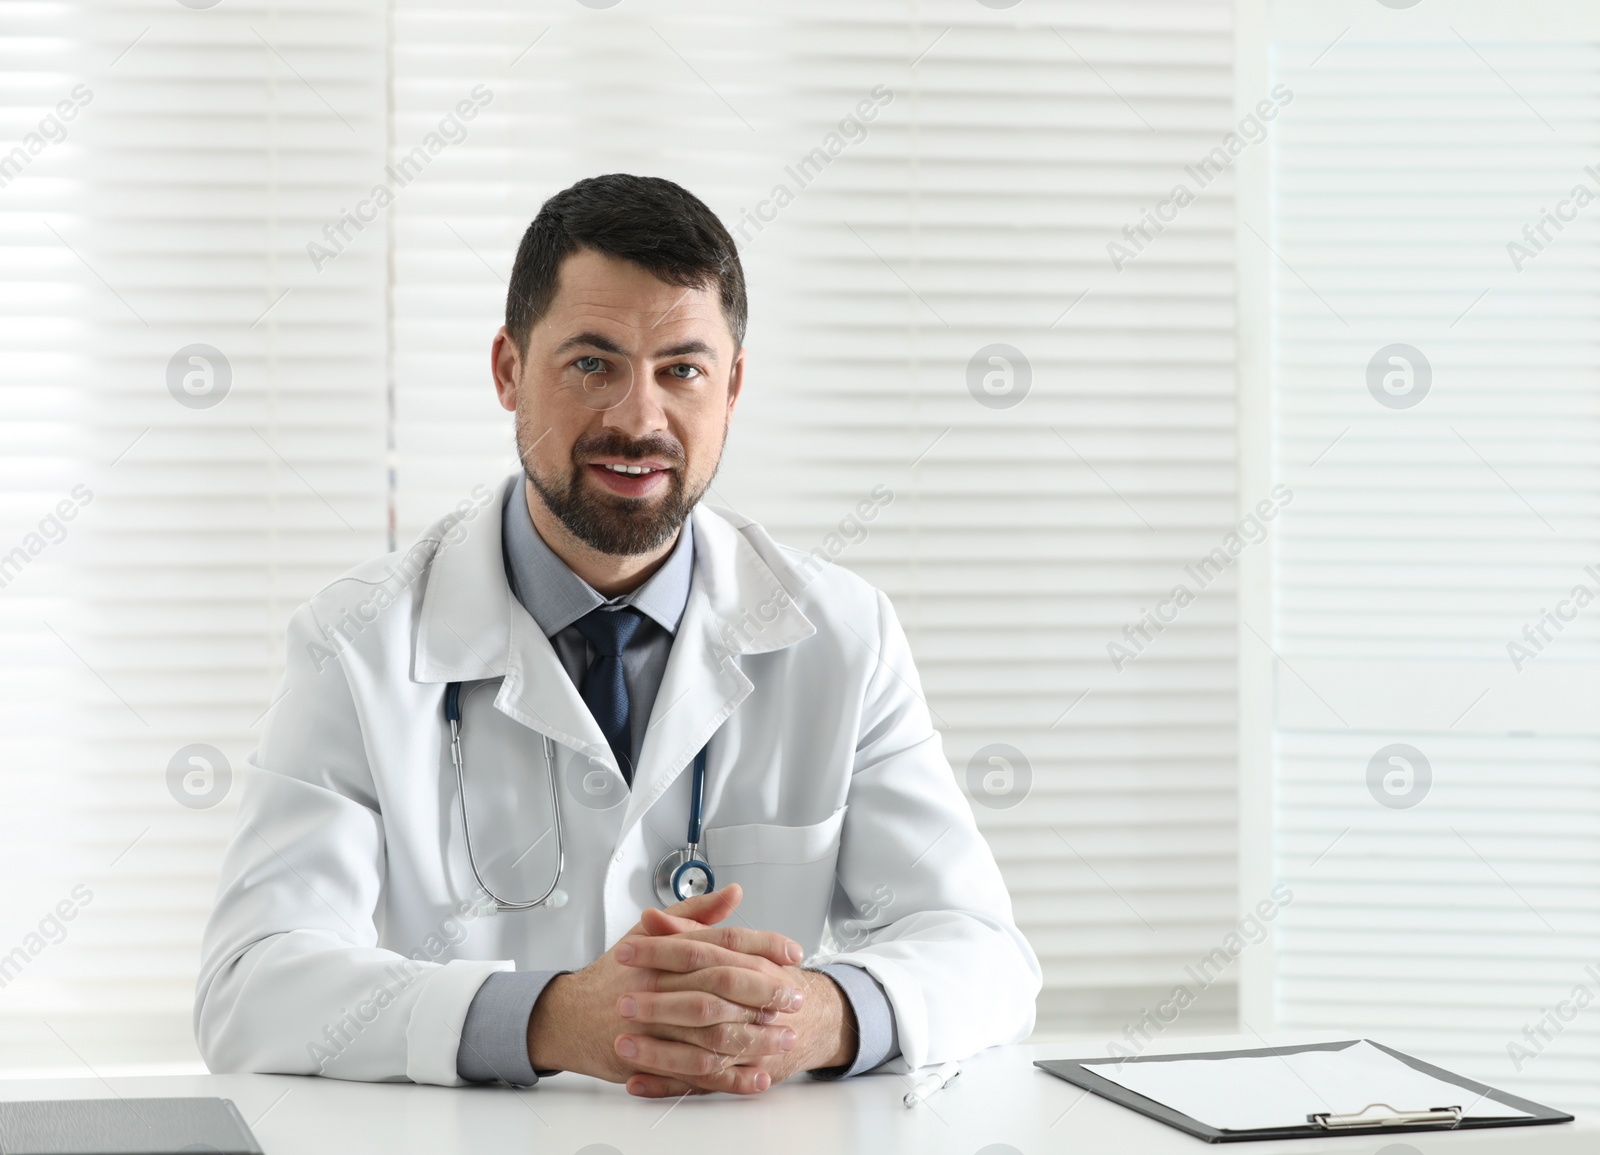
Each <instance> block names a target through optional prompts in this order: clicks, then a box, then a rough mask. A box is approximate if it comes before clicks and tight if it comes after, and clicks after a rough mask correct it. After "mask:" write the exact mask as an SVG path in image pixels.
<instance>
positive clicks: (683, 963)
mask: <svg viewBox="0 0 1600 1155" xmlns="http://www.w3.org/2000/svg"><path fill="white" fill-rule="evenodd" d="M616 958H617V961H618V962H620V963H625V964H627V965H628V966H636V967H650V968H652V969H654V970H676V971H684V970H698V969H700V968H701V967H703V966H736V965H740V964H739V963H738V962H737V961H736V960H738V959H743V960H745V961H744V963H743V965H747V966H748V965H753V964H754V963H755V962H757V961H758V960H765V961H766V962H769V963H771V964H772V965H773V966H779V967H783V966H794V965H796V964H797V963H799V962H800V961H801V960H803V959H804V958H805V950H804V948H802V947H801V945H800V944H799V943H797V942H795V941H794V940H793V939H792V938H789V937H787V936H785V935H781V934H778V933H777V932H776V931H770V930H751V929H749V928H748V927H742V926H713V927H703V928H701V929H700V930H688V931H683V932H681V933H679V934H671V935H662V936H650V937H634V938H625V939H623V940H622V941H621V942H619V943H618V944H617V953H616ZM657 960H659V961H657Z"/></svg>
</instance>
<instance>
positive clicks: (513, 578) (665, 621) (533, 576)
mask: <svg viewBox="0 0 1600 1155" xmlns="http://www.w3.org/2000/svg"><path fill="white" fill-rule="evenodd" d="M500 536H501V541H502V542H503V544H504V549H505V558H506V578H507V580H508V581H509V582H510V583H511V592H512V593H513V594H515V595H516V598H517V601H519V602H521V603H522V607H523V608H524V609H525V610H527V611H528V613H529V614H530V615H531V616H532V617H533V620H534V621H535V622H537V623H538V624H539V628H540V629H541V630H543V631H544V634H545V637H547V638H548V637H554V636H555V635H556V634H559V633H560V632H561V631H562V630H564V629H566V628H567V627H568V626H570V625H571V624H572V623H573V622H575V621H577V620H578V619H579V618H581V617H583V615H584V614H587V613H589V612H590V611H591V610H595V609H599V608H600V607H601V606H632V607H633V608H634V609H636V610H638V611H639V612H640V613H642V614H643V615H644V616H645V617H647V618H649V619H650V620H651V621H653V622H655V623H656V624H657V625H659V626H660V627H661V628H662V629H664V630H666V631H667V633H669V634H676V633H677V632H678V622H679V621H681V620H682V618H683V610H684V607H685V606H686V605H687V604H688V602H689V583H690V580H691V579H692V578H693V577H694V521H693V519H692V518H685V519H684V522H683V529H682V531H681V532H680V533H679V534H678V542H677V544H676V545H674V546H673V547H672V552H671V553H670V554H668V555H667V560H666V561H665V562H663V563H662V565H661V568H660V569H658V570H656V572H655V573H653V574H651V575H650V579H649V580H648V581H646V582H645V583H644V584H643V585H641V586H640V587H639V588H638V589H636V590H633V591H632V592H631V593H626V594H621V595H619V596H617V597H614V598H607V597H603V596H602V595H601V594H600V592H599V591H598V590H596V589H595V588H594V587H593V586H591V585H590V584H589V583H588V582H586V581H584V580H583V579H582V578H581V577H579V576H578V575H577V574H575V573H573V572H572V570H571V569H570V568H568V566H567V563H566V562H564V561H562V560H561V559H560V558H559V557H557V556H556V553H555V551H554V550H552V549H551V548H550V547H549V546H548V545H546V544H545V540H544V538H542V537H540V536H539V531H538V530H536V529H535V528H534V527H533V518H532V517H531V516H529V514H528V490H527V484H526V479H525V477H524V478H519V479H518V480H517V481H516V482H515V483H513V484H512V486H511V487H510V492H509V493H507V494H506V504H505V508H504V510H503V512H502V515H501V526H500Z"/></svg>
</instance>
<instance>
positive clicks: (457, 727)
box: [444, 682, 567, 910]
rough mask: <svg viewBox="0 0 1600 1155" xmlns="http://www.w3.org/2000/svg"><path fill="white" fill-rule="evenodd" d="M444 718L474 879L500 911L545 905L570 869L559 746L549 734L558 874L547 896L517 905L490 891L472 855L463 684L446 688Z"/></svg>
mask: <svg viewBox="0 0 1600 1155" xmlns="http://www.w3.org/2000/svg"><path fill="white" fill-rule="evenodd" d="M444 716H445V719H446V720H447V721H448V722H449V723H450V761H452V762H454V763H455V767H456V790H457V791H459V792H460V794H461V833H462V836H463V837H464V838H465V840H466V844H467V865H468V866H470V867H471V868H472V877H473V878H475V879H477V880H478V885H479V886H481V887H482V888H483V893H485V894H487V895H488V896H489V898H490V900H491V901H492V902H493V903H494V904H495V907H496V909H498V910H532V909H533V908H534V907H536V906H543V905H544V904H545V903H546V902H547V901H548V900H549V898H550V896H551V895H552V894H554V893H555V892H556V888H557V887H559V886H560V885H561V875H562V873H563V872H564V871H565V870H566V868H567V855H566V848H565V846H564V844H563V842H562V834H561V792H560V791H559V790H557V789H556V753H555V743H554V742H552V741H550V738H549V736H548V735H540V737H542V738H544V766H545V770H546V771H548V773H549V777H550V811H551V813H552V814H554V815H555V824H556V873H555V877H554V878H552V879H551V880H550V886H549V888H548V889H547V890H545V892H544V893H543V894H541V895H540V896H539V897H538V898H536V899H534V900H533V901H532V902H513V901H511V900H510V899H509V898H501V897H500V896H499V895H498V894H496V893H495V892H494V891H493V890H491V889H490V888H489V884H488V883H487V882H486V881H484V877H483V875H482V874H481V873H479V871H478V858H477V855H475V854H474V853H473V852H472V822H471V820H470V819H469V818H468V817H467V779H466V771H465V769H464V767H463V765H462V761H463V760H462V757H461V683H460V682H451V683H450V684H449V685H448V686H447V687H445V692H444Z"/></svg>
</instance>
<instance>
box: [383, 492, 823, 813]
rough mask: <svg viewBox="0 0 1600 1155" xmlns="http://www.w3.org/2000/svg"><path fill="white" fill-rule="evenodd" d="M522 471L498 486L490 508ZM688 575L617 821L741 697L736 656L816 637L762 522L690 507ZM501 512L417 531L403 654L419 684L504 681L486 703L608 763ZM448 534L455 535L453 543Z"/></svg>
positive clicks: (652, 792)
mask: <svg viewBox="0 0 1600 1155" xmlns="http://www.w3.org/2000/svg"><path fill="white" fill-rule="evenodd" d="M521 479H522V474H521V473H520V472H518V473H515V474H513V475H511V476H510V477H508V478H506V479H505V480H504V481H502V482H501V483H500V487H499V489H498V490H497V492H496V498H497V499H498V500H496V501H495V502H493V503H492V504H491V505H490V506H489V508H490V509H491V510H493V511H496V512H498V511H499V510H500V509H501V508H502V506H503V503H504V502H505V499H506V497H507V494H508V492H509V487H510V486H512V485H514V484H518V483H520V482H521ZM691 516H692V517H693V518H694V528H693V532H694V542H695V549H694V577H693V580H692V582H691V584H690V590H689V601H688V604H687V606H686V607H685V609H684V615H683V619H682V620H681V621H680V622H679V624H678V632H677V637H676V639H675V640H674V642H673V645H672V652H671V655H670V656H669V658H668V660H667V669H666V672H665V674H664V675H663V677H662V682H661V688H660V690H658V691H657V694H656V702H655V708H654V712H653V713H652V716H651V719H650V726H649V728H648V730H647V732H646V734H645V739H644V744H643V748H642V749H641V750H640V754H639V766H638V768H637V770H636V772H635V775H634V782H633V789H632V791H631V797H630V802H629V807H628V811H627V817H626V818H625V820H624V828H625V829H626V828H627V827H630V826H632V824H633V823H634V822H635V821H637V819H638V816H639V815H640V814H642V813H643V812H644V811H645V810H647V809H649V807H650V806H651V805H652V804H653V803H654V802H655V800H656V799H657V798H659V797H660V796H661V793H662V792H663V791H665V790H666V788H667V786H669V785H670V784H671V783H672V781H673V780H674V779H675V778H676V777H677V775H678V774H679V773H681V772H682V770H683V768H684V767H685V766H686V765H687V764H688V763H689V762H690V761H691V760H692V759H693V758H694V755H695V753H696V752H698V751H699V749H700V747H701V746H703V745H705V744H706V742H707V741H709V740H710V738H711V736H712V734H713V733H715V731H716V729H717V727H718V726H720V725H721V724H722V722H723V721H724V720H726V718H727V717H728V715H730V714H731V713H732V712H733V711H734V709H735V708H736V707H737V706H738V704H739V702H741V701H743V700H744V698H745V696H746V695H748V694H749V692H750V690H751V682H750V680H749V679H748V678H746V677H745V675H744V674H743V673H742V672H741V671H740V669H739V665H738V658H739V657H740V656H742V655H744V654H759V653H767V652H770V651H772V650H777V649H781V648H783V647H785V646H789V645H793V644H794V643H796V642H798V641H801V640H802V639H804V638H807V637H810V636H811V635H812V634H814V633H816V627H815V626H814V625H812V623H811V621H810V620H809V619H808V618H807V617H806V616H805V614H804V613H802V612H801V610H800V608H799V606H797V605H796V604H795V600H794V597H795V594H796V593H798V591H799V590H800V589H801V588H802V586H803V585H804V582H803V580H802V579H801V578H800V577H799V575H798V574H797V573H796V571H795V570H794V569H793V567H791V566H790V565H789V563H788V562H787V561H786V560H785V559H784V558H783V556H782V553H781V552H780V550H779V549H778V547H777V546H776V545H775V544H774V543H773V542H772V540H771V539H770V538H769V537H768V536H767V535H766V533H765V532H764V531H763V530H762V529H761V527H760V526H758V525H756V524H755V523H753V522H750V521H748V520H747V519H745V518H743V517H741V516H739V515H738V514H735V513H732V512H731V511H727V510H720V509H712V508H709V507H706V506H704V505H701V506H697V507H696V508H695V510H694V512H693V514H692V515H691ZM500 535H501V523H500V518H499V517H497V516H494V515H493V514H491V515H490V516H482V515H481V514H480V515H478V516H476V517H474V518H473V519H472V520H470V521H466V520H461V518H460V516H459V515H451V516H450V517H447V518H445V519H443V520H441V521H440V522H437V523H435V525H433V526H432V527H430V528H429V530H428V531H427V532H426V533H424V534H423V538H422V541H423V542H430V541H431V542H437V543H438V545H437V547H436V550H435V553H434V556H433V559H432V562H431V565H430V567H429V571H428V577H427V586H426V588H425V590H424V592H423V597H422V608H421V610H420V612H419V615H418V623H417V631H416V637H415V644H414V649H413V657H412V678H413V680H415V681H417V682H457V681H459V682H468V681H478V680H482V679H488V678H504V679H505V681H504V683H503V684H502V686H501V690H500V693H499V695H498V696H497V698H496V700H495V705H496V706H497V707H498V708H499V709H500V710H501V711H502V712H504V713H506V714H507V715H509V716H510V717H512V718H515V719H516V720H517V721H519V722H521V723H522V724H523V725H525V726H528V727H529V728H531V729H533V730H536V731H538V732H539V733H541V734H547V735H549V737H550V738H551V739H553V740H554V741H556V742H559V743H562V744H563V745H566V746H569V747H571V748H573V749H575V750H577V751H579V752H580V753H582V754H584V755H587V756H588V757H589V758H591V759H593V760H594V761H597V762H600V763H604V764H605V765H607V766H609V767H611V768H612V769H616V766H615V759H614V757H613V756H612V753H611V749H610V746H609V745H608V744H607V743H606V740H605V736H604V735H603V734H602V733H601V730H600V727H599V725H598V723H596V722H595V720H594V717H593V715H591V714H590V713H589V710H588V707H586V706H585V705H584V704H583V699H582V698H580V697H579V696H578V690H577V687H576V686H574V685H573V684H572V679H571V678H569V677H568V676H567V673H566V671H565V670H564V669H563V668H562V666H561V662H560V660H559V659H558V657H557V656H556V652H555V650H554V648H553V647H552V646H551V644H550V641H549V639H548V638H546V637H545V636H544V632H543V631H542V630H541V629H540V628H539V626H538V623H536V622H535V621H534V620H533V618H532V617H531V616H529V614H528V612H527V610H525V609H524V608H523V607H522V605H521V603H519V602H518V601H517V600H516V597H515V596H514V595H513V594H512V592H511V587H510V584H509V582H508V581H507V580H506V570H505V558H504V553H503V549H502V545H501V536H500ZM452 538H453V540H452Z"/></svg>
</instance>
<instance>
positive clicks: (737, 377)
mask: <svg viewBox="0 0 1600 1155" xmlns="http://www.w3.org/2000/svg"><path fill="white" fill-rule="evenodd" d="M744 370H745V350H744V346H742V345H741V346H740V347H739V351H738V352H737V353H735V354H734V355H733V366H732V368H730V369H729V370H728V416H729V417H732V416H733V407H734V406H735V405H737V404H738V403H739V395H740V393H742V392H743V391H744Z"/></svg>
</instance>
